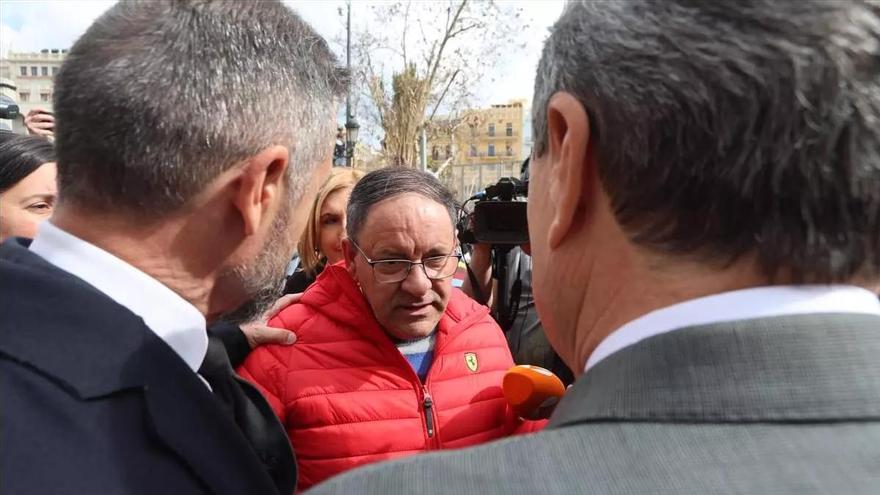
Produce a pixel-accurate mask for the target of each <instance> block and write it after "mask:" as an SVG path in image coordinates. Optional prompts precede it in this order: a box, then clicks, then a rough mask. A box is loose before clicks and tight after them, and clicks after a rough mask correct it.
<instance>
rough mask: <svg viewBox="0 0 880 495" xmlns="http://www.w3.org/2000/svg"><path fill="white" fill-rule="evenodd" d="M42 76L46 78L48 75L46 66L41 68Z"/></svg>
mask: <svg viewBox="0 0 880 495" xmlns="http://www.w3.org/2000/svg"><path fill="white" fill-rule="evenodd" d="M42 74H43V75H44V76H48V75H49V68H48V67H46V66H43V67H42Z"/></svg>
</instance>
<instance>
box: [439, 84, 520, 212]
mask: <svg viewBox="0 0 880 495" xmlns="http://www.w3.org/2000/svg"><path fill="white" fill-rule="evenodd" d="M526 114H527V105H526V101H525V100H512V101H509V102H507V103H503V104H497V105H491V106H490V107H489V108H480V109H469V110H465V111H463V112H461V113H460V114H459V115H457V116H455V117H445V118H440V119H436V120H435V121H434V122H433V123H432V125H431V127H430V129H431V130H430V132H429V136H428V147H427V149H428V151H429V155H428V162H429V163H431V165H432V168H434V169H437V168H439V167H443V166H445V168H444V169H443V172H442V173H441V175H440V178H441V180H442V181H443V182H444V183H445V184H446V186H447V187H449V188H450V189H452V190H453V191H455V192H456V194H457V196H458V199H459V200H464V199H467V198H469V197H470V196H471V195H472V194H474V193H475V192H477V191H481V190H483V189H484V188H485V187H486V186H488V185H490V184H494V183H495V182H497V181H498V179H500V178H502V177H519V170H520V165H521V163H522V161H523V160H524V159H525V157H526V156H528V154H529V151H530V150H531V133H530V132H529V133H528V135H527V134H526V132H524V131H525V129H526V126H527V125H528V124H527V122H528V120H529V118H528V116H527V115H526Z"/></svg>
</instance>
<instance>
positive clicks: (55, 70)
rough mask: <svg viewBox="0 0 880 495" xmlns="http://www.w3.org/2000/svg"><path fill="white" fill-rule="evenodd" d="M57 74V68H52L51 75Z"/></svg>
mask: <svg viewBox="0 0 880 495" xmlns="http://www.w3.org/2000/svg"><path fill="white" fill-rule="evenodd" d="M56 74H58V67H52V75H53V76H54V75H56Z"/></svg>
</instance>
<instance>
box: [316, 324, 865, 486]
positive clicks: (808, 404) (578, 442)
mask: <svg viewBox="0 0 880 495" xmlns="http://www.w3.org/2000/svg"><path fill="white" fill-rule="evenodd" d="M309 493H315V494H326V493H358V494H365V495H369V494H382V495H388V494H398V493H418V494H420V495H425V494H433V493H450V494H456V495H461V494H474V493H477V494H480V495H487V494H514V495H515V494H537V493H541V494H544V493H552V494H572V493H651V494H655V493H669V494H684V493H694V494H698V493H699V494H702V493H762V494H763V493H798V494H800V493H828V494H844V493H846V494H861V493H864V494H869V493H870V494H877V493H880V317H876V316H868V315H861V316H860V315H850V314H847V315H844V314H829V315H802V316H784V317H775V318H764V319H754V320H744V321H737V322H731V323H723V324H714V325H705V326H699V327H691V328H688V329H680V330H677V331H674V332H670V333H666V334H662V335H658V336H655V337H653V338H649V339H646V340H644V341H642V342H639V343H637V344H635V345H633V346H630V347H628V348H626V349H623V350H621V351H619V352H617V353H615V354H613V355H611V356H609V357H608V358H606V359H605V360H603V361H602V362H600V363H598V364H597V365H596V366H595V367H594V368H592V369H591V370H590V371H589V372H588V373H586V374H585V375H584V376H582V377H580V378H579V379H578V381H577V382H576V383H575V385H574V387H573V388H572V389H571V390H570V391H569V392H568V394H567V396H566V397H565V399H564V400H563V401H562V402H561V403H560V405H559V406H558V409H557V410H556V412H555V413H554V415H553V418H552V419H551V423H550V425H549V426H548V428H547V429H545V430H544V431H543V432H540V433H537V434H533V435H528V436H520V437H516V438H512V439H507V440H502V441H499V442H495V443H491V444H487V445H484V446H480V447H477V448H472V449H466V450H461V451H456V452H447V453H437V454H426V455H419V456H413V457H410V458H407V459H404V460H401V461H398V462H393V463H388V464H378V465H375V466H372V467H366V468H364V469H361V470H356V471H352V472H350V473H347V474H343V475H342V476H340V477H338V478H335V479H332V480H330V481H329V482H327V483H325V484H323V485H320V486H318V487H317V488H315V489H313V490H312V491H311V492H309Z"/></svg>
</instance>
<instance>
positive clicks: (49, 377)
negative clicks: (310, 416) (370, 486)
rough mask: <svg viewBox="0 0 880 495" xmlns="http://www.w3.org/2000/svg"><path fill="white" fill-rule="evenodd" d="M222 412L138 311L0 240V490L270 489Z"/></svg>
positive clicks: (251, 451)
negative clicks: (133, 311) (146, 323)
mask: <svg viewBox="0 0 880 495" xmlns="http://www.w3.org/2000/svg"><path fill="white" fill-rule="evenodd" d="M159 310H161V308H159ZM232 417H233V416H232V415H231V414H230V413H229V411H228V410H224V406H223V404H222V403H221V402H220V401H219V400H218V399H217V398H216V397H215V395H213V394H212V393H211V392H210V391H209V390H208V388H207V387H206V386H205V384H204V383H203V382H202V381H201V380H200V379H199V378H198V376H196V374H195V373H193V371H192V370H191V369H190V368H189V367H187V365H186V364H185V363H184V362H183V360H181V359H180V358H179V357H178V356H177V354H175V352H174V351H173V350H172V349H171V348H170V347H168V346H167V345H166V344H165V342H163V341H162V340H161V339H159V337H157V336H156V335H155V334H154V333H153V332H152V331H151V330H150V329H149V328H147V327H146V325H145V324H144V322H143V320H142V319H141V318H140V317H138V316H136V315H135V314H134V313H132V312H130V311H129V310H128V309H126V308H124V307H123V306H120V305H119V304H117V303H115V302H114V301H113V300H111V299H110V298H108V297H107V296H106V295H104V294H102V293H101V292H99V291H98V290H96V289H94V288H93V287H91V286H90V285H88V284H86V283H85V282H83V281H82V280H80V279H78V278H76V277H74V276H72V275H70V274H68V273H66V272H64V271H62V270H59V269H58V268H56V267H54V266H52V265H50V264H49V263H47V262H45V261H44V260H43V259H42V258H40V257H39V256H36V255H34V254H33V253H31V252H30V251H28V250H27V249H26V248H25V247H24V246H23V245H22V244H21V243H20V242H19V241H16V240H13V241H9V242H6V243H4V244H3V245H2V246H0V493H3V494H16V495H22V494H31V493H33V494H41V495H44V494H53V493H70V494H87V493H88V494H118V493H126V494H128V493H144V494H165V493H167V494H189V493H217V494H251V493H254V494H257V493H259V494H263V493H267V494H271V493H277V492H278V489H277V488H276V486H275V484H274V483H273V480H272V478H271V477H270V475H269V474H268V473H267V470H266V469H265V468H264V466H263V464H262V463H261V460H260V458H259V457H258V455H257V453H256V452H255V451H254V449H253V448H252V447H251V446H250V444H249V443H248V441H247V440H246V438H245V436H244V435H243V434H242V433H241V430H239V428H238V427H237V426H236V424H235V422H234V421H233V419H232Z"/></svg>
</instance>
